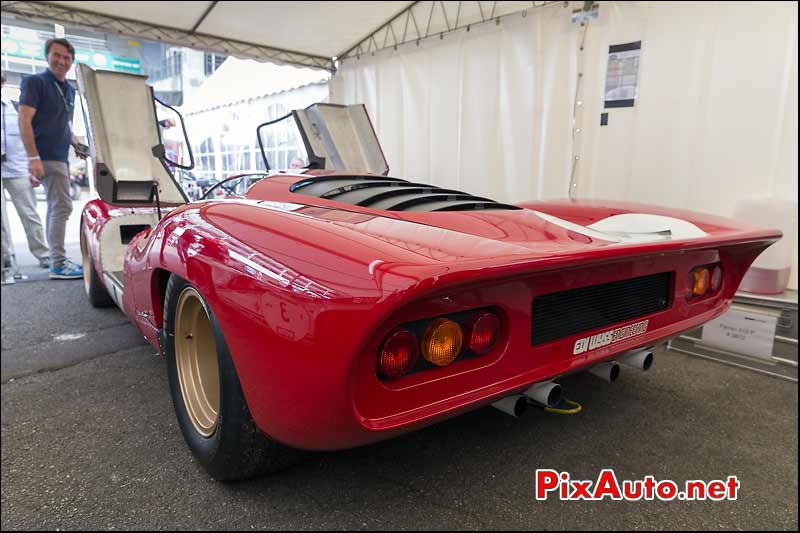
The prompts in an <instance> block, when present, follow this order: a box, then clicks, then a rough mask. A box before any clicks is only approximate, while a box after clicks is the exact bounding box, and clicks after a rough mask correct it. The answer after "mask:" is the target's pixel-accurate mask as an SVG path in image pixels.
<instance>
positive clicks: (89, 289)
mask: <svg viewBox="0 0 800 533" xmlns="http://www.w3.org/2000/svg"><path fill="white" fill-rule="evenodd" d="M80 232H81V258H82V260H83V287H84V289H85V290H86V296H88V297H89V303H90V304H92V307H99V308H103V307H111V306H113V305H114V300H113V299H112V298H111V295H110V294H109V293H108V289H106V288H105V286H104V285H103V282H102V281H100V276H99V275H98V274H97V270H95V268H94V261H93V260H92V251H91V249H89V243H87V242H86V236H85V235H84V233H83V224H81V229H80Z"/></svg>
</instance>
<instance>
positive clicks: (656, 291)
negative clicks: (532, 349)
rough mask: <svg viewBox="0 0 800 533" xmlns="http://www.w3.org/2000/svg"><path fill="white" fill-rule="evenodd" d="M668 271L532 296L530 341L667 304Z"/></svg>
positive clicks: (550, 338) (565, 334)
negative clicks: (533, 297)
mask: <svg viewBox="0 0 800 533" xmlns="http://www.w3.org/2000/svg"><path fill="white" fill-rule="evenodd" d="M669 294H670V273H669V272H662V273H660V274H653V275H650V276H643V277H641V278H633V279H626V280H622V281H615V282H613V283H604V284H602V285H592V286H591V287H582V288H580V289H571V290H568V291H562V292H554V293H552V294H544V295H542V296H537V297H536V298H535V299H534V300H533V318H532V321H531V327H532V331H531V344H533V345H534V346H535V345H537V344H544V343H546V342H550V341H554V340H556V339H560V338H563V337H568V336H570V335H574V334H575V333H580V332H581V331H588V330H590V329H595V328H602V327H604V326H610V325H612V324H617V323H620V322H624V321H626V320H630V319H632V318H636V317H640V316H644V315H648V314H650V313H655V312H656V311H661V310H663V309H666V308H667V307H669Z"/></svg>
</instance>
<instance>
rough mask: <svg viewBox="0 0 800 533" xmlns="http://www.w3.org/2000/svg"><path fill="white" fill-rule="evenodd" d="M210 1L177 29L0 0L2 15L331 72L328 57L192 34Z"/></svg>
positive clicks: (38, 3)
mask: <svg viewBox="0 0 800 533" xmlns="http://www.w3.org/2000/svg"><path fill="white" fill-rule="evenodd" d="M216 4H217V2H212V4H211V5H210V6H209V8H208V9H207V10H206V11H205V12H204V13H203V15H202V16H201V17H200V19H199V20H198V21H197V22H196V23H195V24H194V28H193V30H190V31H187V30H180V29H177V28H170V27H168V26H160V25H157V24H150V23H147V22H140V21H135V20H130V19H125V18H121V17H114V16H111V15H103V14H100V13H93V12H90V11H84V10H81V9H75V8H73V7H68V6H63V5H58V4H52V3H49V2H34V1H6V0H3V1H2V2H0V7H2V10H3V15H15V16H17V17H20V18H23V19H28V20H33V21H36V20H46V21H54V22H58V23H60V24H64V23H67V24H73V25H78V26H85V27H90V28H92V29H95V30H100V31H103V32H106V33H118V34H121V35H125V36H128V37H134V38H139V39H147V40H150V41H160V42H165V43H170V44H174V45H177V46H186V47H191V48H196V49H199V50H204V51H207V52H216V53H220V54H228V55H235V56H237V57H243V58H252V59H260V60H269V61H276V62H280V63H288V64H290V65H298V66H302V67H311V68H318V69H323V70H327V71H333V70H334V67H333V63H332V61H331V59H330V58H327V57H322V56H314V55H309V54H304V53H302V52H294V51H291V50H283V49H280V48H274V47H271V46H262V45H258V44H253V43H246V42H242V41H235V40H231V39H226V38H224V37H217V36H214V35H207V34H203V33H195V31H194V30H196V29H197V28H198V27H199V26H200V24H201V23H202V21H203V20H204V19H205V17H207V16H208V14H209V12H210V11H211V10H212V9H213V8H214V7H215V6H216Z"/></svg>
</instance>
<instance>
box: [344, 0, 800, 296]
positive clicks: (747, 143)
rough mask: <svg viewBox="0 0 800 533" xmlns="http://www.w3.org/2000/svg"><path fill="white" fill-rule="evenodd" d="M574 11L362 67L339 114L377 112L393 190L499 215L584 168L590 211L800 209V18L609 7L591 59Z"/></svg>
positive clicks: (792, 9) (758, 10)
mask: <svg viewBox="0 0 800 533" xmlns="http://www.w3.org/2000/svg"><path fill="white" fill-rule="evenodd" d="M571 4H572V5H571V6H570V7H569V8H565V7H563V5H562V4H561V3H559V4H552V5H548V6H545V7H542V8H537V9H533V10H529V11H528V13H527V14H526V16H525V17H523V16H521V15H520V14H516V15H511V16H508V17H505V18H503V19H501V20H500V22H499V23H498V24H495V23H494V22H491V23H488V24H483V25H480V26H473V27H472V28H471V31H469V32H467V31H464V30H461V31H458V32H453V33H451V34H447V35H445V36H444V38H443V39H441V40H440V39H432V40H429V41H423V42H421V43H420V44H419V45H415V44H413V43H412V44H407V45H404V46H401V47H398V49H397V50H391V49H390V50H384V51H381V52H377V53H375V54H374V55H370V56H369V57H366V56H363V57H361V58H360V59H355V60H353V59H351V60H347V61H345V62H343V64H342V65H340V68H339V71H338V73H337V74H336V75H335V76H334V77H333V78H332V80H331V101H333V102H339V103H347V104H350V103H362V102H363V103H365V104H366V105H367V108H368V110H369V112H370V115H371V117H372V118H373V121H374V124H375V127H376V131H377V132H378V136H379V138H380V139H381V143H382V145H383V147H384V152H385V154H386V157H387V160H388V162H389V165H390V167H391V172H390V174H391V175H395V176H403V177H408V178H411V179H415V180H420V181H424V182H430V183H433V184H436V185H440V186H448V187H457V188H461V189H464V190H467V191H469V192H471V193H473V194H479V195H485V196H489V197H491V198H493V199H496V200H498V201H510V202H516V201H522V200H526V199H541V198H553V197H565V196H567V194H568V189H569V183H570V174H571V169H572V163H573V161H574V159H573V157H574V156H575V155H578V156H579V158H580V159H579V161H578V163H577V166H576V169H575V172H576V174H575V179H576V181H577V190H576V192H577V197H579V198H580V197H591V198H606V199H615V200H630V201H638V202H644V203H652V204H659V205H666V206H672V207H683V208H689V209H694V210H698V211H705V212H710V213H715V214H719V215H723V216H732V215H733V213H734V210H735V208H736V205H737V202H739V201H741V200H744V199H746V198H750V197H753V196H765V197H770V198H775V199H789V198H791V199H796V198H797V4H796V3H788V2H759V3H751V2H741V3H739V2H726V3H722V2H697V3H688V2H601V3H600V15H599V17H598V18H597V19H596V20H592V21H591V22H590V23H589V26H588V28H586V29H585V32H586V33H585V44H584V49H583V51H581V50H580V43H581V39H582V38H583V33H584V28H581V27H580V25H579V24H575V23H572V21H571V14H572V9H573V8H575V7H577V6H578V5H580V4H582V2H572V3H571ZM638 40H641V41H642V57H641V64H640V70H639V89H638V100H637V102H636V105H635V106H634V107H632V108H617V109H603V88H604V84H605V70H606V65H607V60H608V47H609V45H614V44H621V43H626V42H631V41H638ZM581 53H582V54H583V57H582V59H583V61H582V62H583V75H582V77H581V94H582V95H583V98H582V100H583V102H582V104H583V108H582V110H581V112H580V114H579V115H578V117H579V120H578V121H577V122H574V123H573V111H574V109H573V108H574V100H575V94H576V86H577V80H578V64H579V59H578V58H579V54H581ZM602 112H608V113H609V123H608V125H607V126H600V114H601V113H602ZM578 128H579V129H580V133H575V130H576V129H578ZM573 147H574V148H575V149H576V152H575V153H573ZM796 223H797V221H796V220H795V221H794V224H796ZM795 246H796V244H795ZM796 255H797V254H796V253H795V257H796ZM793 267H794V268H793V276H792V281H791V282H790V286H792V287H794V288H796V287H797V273H796V272H797V263H796V259H795V264H794V265H793Z"/></svg>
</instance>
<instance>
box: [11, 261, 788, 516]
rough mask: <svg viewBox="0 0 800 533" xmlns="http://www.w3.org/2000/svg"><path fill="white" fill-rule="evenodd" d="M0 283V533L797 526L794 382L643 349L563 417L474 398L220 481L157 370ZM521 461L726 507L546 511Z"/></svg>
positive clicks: (120, 331) (71, 315) (42, 283)
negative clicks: (199, 457) (395, 432)
mask: <svg viewBox="0 0 800 533" xmlns="http://www.w3.org/2000/svg"><path fill="white" fill-rule="evenodd" d="M26 272H27V273H29V274H31V278H30V279H29V280H28V281H27V282H21V283H17V284H16V285H11V286H3V287H2V524H1V527H2V530H16V529H50V530H53V529H62V530H63V529H68V530H95V529H136V530H140V529H154V530H155V529H158V530H160V529H190V530H205V529H336V530H371V529H376V530H378V529H379V530H383V529H409V530H417V529H503V530H505V529H557V530H586V529H592V530H595V529H600V530H604V529H637V530H638V529H664V530H687V529H690V530H694V529H720V530H728V529H737V530H738V529H764V530H784V529H788V530H797V527H798V523H797V509H798V506H797V504H798V498H797V435H798V431H797V430H798V428H797V399H798V396H797V385H795V384H792V383H788V382H785V381H780V380H777V379H775V378H770V377H768V376H762V375H760V374H756V373H752V372H748V371H745V370H740V369H735V368H731V367H727V366H723V365H719V364H716V363H713V362H710V361H705V360H701V359H696V358H692V357H690V356H686V355H681V354H674V353H670V352H665V351H663V350H661V351H658V352H657V354H656V362H655V364H654V365H653V368H652V369H651V370H650V371H648V372H639V371H634V370H627V369H626V370H624V371H623V373H622V376H621V377H620V379H619V380H618V381H617V382H616V383H614V384H613V385H612V384H607V383H604V382H602V381H600V380H598V379H597V378H594V377H592V376H589V375H586V374H583V375H577V376H571V377H567V378H565V379H563V380H561V383H562V385H563V386H564V388H565V391H566V395H567V396H568V397H569V398H571V399H573V400H576V401H578V402H580V403H581V404H582V405H583V407H584V410H583V412H581V413H580V414H577V415H571V416H565V415H555V414H548V413H545V412H543V411H539V410H529V411H528V413H526V414H525V415H524V416H523V417H522V418H520V419H514V418H511V417H509V416H507V415H505V414H503V413H501V412H500V411H497V410H495V409H493V408H491V407H487V408H483V409H479V410H477V411H474V412H472V413H469V414H466V415H463V416H460V417H457V418H454V419H451V420H448V421H445V422H442V423H440V424H437V425H435V426H432V427H429V428H426V429H424V430H421V431H417V432H415V433H412V434H408V435H405V436H402V437H399V438H396V439H393V440H390V441H386V442H382V443H378V444H373V445H370V446H366V447H362V448H358V449H354V450H348V451H341V452H330V453H317V454H311V455H309V457H307V458H306V459H305V460H304V461H303V462H302V463H300V464H299V465H297V466H295V467H293V468H291V469H289V470H286V471H284V472H281V473H279V474H276V475H272V476H268V477H263V478H260V479H256V480H252V481H248V482H242V483H235V484H222V483H218V482H215V481H212V480H211V479H210V478H209V477H208V476H207V475H206V474H205V473H204V471H203V470H202V469H201V468H200V467H199V466H198V465H197V463H196V462H194V461H193V459H192V456H191V455H190V453H189V451H188V448H187V447H186V445H185V444H184V442H183V438H182V437H181V434H180V432H179V429H178V426H177V423H176V420H175V415H174V412H173V409H172V405H171V400H170V397H169V393H168V385H167V377H166V368H165V365H164V362H163V361H162V360H161V359H160V357H159V356H158V355H156V354H155V353H154V351H153V349H152V348H151V347H150V346H149V345H147V344H145V343H144V341H143V340H142V339H141V338H140V337H139V335H138V334H137V333H136V331H135V330H134V328H133V327H132V326H131V325H129V324H128V323H127V320H126V319H125V317H124V316H123V314H122V313H121V312H120V311H118V310H116V309H106V310H96V309H93V308H91V307H90V306H89V304H88V302H87V300H86V298H85V295H84V293H83V285H82V283H81V282H75V281H61V282H56V281H47V280H45V279H43V278H44V277H45V276H42V273H37V272H35V271H34V270H32V269H28V270H27V271H26ZM538 468H547V469H554V470H556V471H559V472H569V473H570V475H571V477H572V479H576V480H593V479H596V478H597V476H598V474H599V473H600V471H601V470H602V469H603V468H613V469H614V470H615V474H616V476H617V478H618V479H619V480H620V481H621V480H636V479H643V478H644V476H647V475H652V476H654V477H655V478H656V479H657V480H666V479H671V480H674V481H677V482H679V483H683V482H684V481H686V480H706V481H710V480H715V479H726V477H727V476H730V475H736V476H738V479H739V482H740V484H741V487H740V492H739V497H738V499H737V500H736V501H720V502H713V501H694V502H689V501H677V500H676V501H671V502H663V501H637V502H628V501H624V502H618V501H612V500H609V499H605V500H603V501H599V502H591V501H581V502H566V501H560V500H559V499H558V498H557V497H555V496H551V497H550V498H549V499H547V500H546V501H537V500H536V499H535V497H534V472H535V471H536V469H538Z"/></svg>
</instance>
